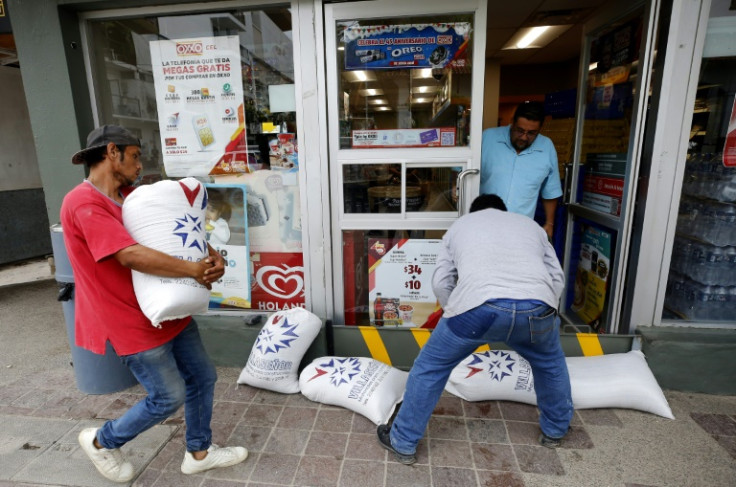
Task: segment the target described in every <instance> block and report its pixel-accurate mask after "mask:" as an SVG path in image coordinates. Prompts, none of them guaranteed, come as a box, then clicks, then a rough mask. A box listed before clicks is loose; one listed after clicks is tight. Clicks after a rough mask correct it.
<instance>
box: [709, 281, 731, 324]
mask: <svg viewBox="0 0 736 487" xmlns="http://www.w3.org/2000/svg"><path fill="white" fill-rule="evenodd" d="M729 300H730V295H729V289H728V287H727V286H713V288H712V294H711V315H710V319H712V320H727V319H729V318H730V319H733V317H734V315H733V314H731V316H730V317H728V316H727V313H728V308H729V306H728V304H729Z"/></svg>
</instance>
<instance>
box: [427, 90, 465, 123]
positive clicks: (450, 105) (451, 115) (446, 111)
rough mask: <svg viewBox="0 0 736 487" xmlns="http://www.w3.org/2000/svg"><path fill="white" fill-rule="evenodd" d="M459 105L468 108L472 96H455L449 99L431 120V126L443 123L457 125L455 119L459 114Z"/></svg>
mask: <svg viewBox="0 0 736 487" xmlns="http://www.w3.org/2000/svg"><path fill="white" fill-rule="evenodd" d="M458 106H464V107H466V108H467V107H469V106H470V98H466V97H453V98H449V99H447V100H446V101H445V103H443V104H442V106H441V107H440V108H439V109H438V110H437V114H436V115H435V116H434V117H432V119H431V120H430V121H429V126H430V127H440V126H442V125H443V124H447V123H449V124H450V125H455V119H456V118H457V115H458V114H457V107H458Z"/></svg>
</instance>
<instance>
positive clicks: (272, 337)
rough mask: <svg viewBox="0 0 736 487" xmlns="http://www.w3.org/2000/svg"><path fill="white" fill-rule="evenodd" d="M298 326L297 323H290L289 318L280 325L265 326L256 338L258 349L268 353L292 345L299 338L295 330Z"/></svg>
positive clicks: (264, 353)
mask: <svg viewBox="0 0 736 487" xmlns="http://www.w3.org/2000/svg"><path fill="white" fill-rule="evenodd" d="M296 327H297V325H291V324H289V320H288V319H284V322H283V323H281V324H280V325H276V326H273V325H271V326H264V327H263V329H262V330H261V332H260V333H259V334H258V338H256V350H258V351H260V352H261V353H262V354H263V355H266V354H269V353H276V352H278V351H279V350H281V349H282V348H289V347H291V342H293V341H294V340H296V339H297V338H299V335H297V334H296V333H295V332H294V330H295V329H296Z"/></svg>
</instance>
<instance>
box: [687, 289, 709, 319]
mask: <svg viewBox="0 0 736 487" xmlns="http://www.w3.org/2000/svg"><path fill="white" fill-rule="evenodd" d="M690 282H691V286H692V289H693V297H694V299H693V306H692V316H690V317H689V318H690V319H691V320H710V319H712V318H711V313H712V310H711V304H712V303H711V301H712V299H713V288H712V287H711V286H708V285H707V284H700V283H698V282H695V281H690Z"/></svg>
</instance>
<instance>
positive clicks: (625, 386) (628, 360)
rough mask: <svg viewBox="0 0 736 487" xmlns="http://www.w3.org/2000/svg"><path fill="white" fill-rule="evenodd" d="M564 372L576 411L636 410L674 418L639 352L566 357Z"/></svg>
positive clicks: (642, 355)
mask: <svg viewBox="0 0 736 487" xmlns="http://www.w3.org/2000/svg"><path fill="white" fill-rule="evenodd" d="M567 370H568V372H569V373H570V385H571V386H572V402H573V404H575V407H576V408H577V409H594V408H624V409H638V410H640V411H646V412H649V413H652V414H656V415H658V416H662V417H664V418H669V419H675V417H674V416H673V415H672V410H671V409H670V406H669V404H668V403H667V398H666V397H664V394H663V393H662V389H661V388H660V387H659V384H658V383H657V379H656V378H655V377H654V374H652V371H651V369H650V368H649V365H648V364H647V360H646V358H645V357H644V354H643V353H641V351H639V350H633V351H631V352H627V353H612V354H609V355H599V356H596V357H568V358H567Z"/></svg>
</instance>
